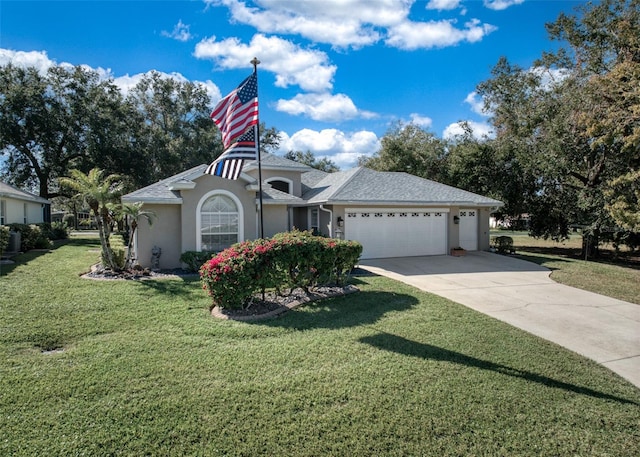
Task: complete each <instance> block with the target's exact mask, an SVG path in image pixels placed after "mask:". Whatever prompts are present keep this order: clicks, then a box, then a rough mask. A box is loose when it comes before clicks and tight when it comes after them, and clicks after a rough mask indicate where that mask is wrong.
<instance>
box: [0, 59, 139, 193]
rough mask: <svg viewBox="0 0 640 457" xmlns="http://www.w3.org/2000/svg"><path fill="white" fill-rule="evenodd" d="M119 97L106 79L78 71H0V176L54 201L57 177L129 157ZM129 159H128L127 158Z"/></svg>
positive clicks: (63, 68)
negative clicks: (2, 159)
mask: <svg viewBox="0 0 640 457" xmlns="http://www.w3.org/2000/svg"><path fill="white" fill-rule="evenodd" d="M121 103H122V97H121V95H120V93H119V91H118V89H117V88H116V87H115V85H114V84H113V81H111V80H102V79H101V78H100V76H99V75H98V73H97V72H95V71H92V70H88V69H86V68H84V67H80V66H78V67H68V66H54V67H51V68H50V69H49V70H48V71H47V72H46V73H45V74H41V73H40V72H39V71H38V70H37V69H36V68H21V67H17V66H14V65H12V64H8V65H5V66H2V67H0V153H1V154H2V155H3V156H5V157H6V161H5V165H4V170H3V174H4V176H5V177H6V178H7V179H8V180H9V181H10V182H12V183H14V184H16V185H19V186H21V187H27V188H36V189H38V190H39V194H40V196H41V197H44V198H53V197H56V196H57V195H58V194H59V192H58V182H57V179H58V178H59V177H62V176H65V175H66V174H67V172H68V171H69V170H70V169H72V168H79V169H82V170H84V171H88V170H89V169H90V168H91V165H92V164H93V163H95V162H96V161H100V160H103V161H104V160H105V158H107V157H108V158H111V159H112V160H113V161H114V163H117V164H123V163H127V162H129V161H127V160H122V159H123V158H125V156H124V154H130V152H131V151H130V144H129V142H128V140H129V138H128V137H127V134H126V131H127V128H128V127H127V126H128V125H129V124H130V123H129V122H128V121H129V119H128V118H127V116H126V114H124V113H123V112H122V106H121ZM129 158H130V155H129Z"/></svg>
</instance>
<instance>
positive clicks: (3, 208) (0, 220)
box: [0, 199, 7, 225]
mask: <svg viewBox="0 0 640 457" xmlns="http://www.w3.org/2000/svg"><path fill="white" fill-rule="evenodd" d="M6 220H7V201H6V200H4V199H0V225H5V221H6Z"/></svg>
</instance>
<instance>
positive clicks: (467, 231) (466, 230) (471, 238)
mask: <svg viewBox="0 0 640 457" xmlns="http://www.w3.org/2000/svg"><path fill="white" fill-rule="evenodd" d="M460 246H462V247H463V248H465V249H466V250H467V251H477V250H478V210H475V209H461V210H460Z"/></svg>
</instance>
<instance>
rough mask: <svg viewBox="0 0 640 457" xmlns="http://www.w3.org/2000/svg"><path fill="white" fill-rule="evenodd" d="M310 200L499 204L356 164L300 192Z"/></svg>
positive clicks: (457, 190)
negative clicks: (305, 191) (310, 188)
mask: <svg viewBox="0 0 640 457" xmlns="http://www.w3.org/2000/svg"><path fill="white" fill-rule="evenodd" d="M303 198H305V199H306V200H308V201H309V203H329V204H330V203H357V204H436V205H437V204H468V205H480V206H501V205H502V202H500V201H498V200H494V199H492V198H488V197H484V196H482V195H478V194H474V193H472V192H467V191H466V190H462V189H458V188H456V187H452V186H447V185H445V184H441V183H438V182H435V181H431V180H428V179H424V178H420V177H418V176H413V175H410V174H408V173H399V172H379V171H375V170H370V169H368V168H363V167H358V168H354V169H351V170H348V171H344V172H338V173H331V174H330V175H328V176H327V177H326V178H325V179H323V180H321V181H320V182H318V183H317V184H316V185H315V188H314V189H313V190H311V191H310V192H308V193H307V194H305V195H303Z"/></svg>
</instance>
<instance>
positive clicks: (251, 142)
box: [205, 125, 258, 179]
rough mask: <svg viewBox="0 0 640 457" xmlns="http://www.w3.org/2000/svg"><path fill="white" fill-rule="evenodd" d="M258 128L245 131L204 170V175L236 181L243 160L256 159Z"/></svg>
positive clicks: (254, 127)
mask: <svg viewBox="0 0 640 457" xmlns="http://www.w3.org/2000/svg"><path fill="white" fill-rule="evenodd" d="M257 130H258V126H257V125H254V126H253V128H251V129H249V130H247V131H246V132H245V133H244V134H243V135H242V136H241V137H240V138H239V139H238V141H237V142H235V143H233V144H232V145H231V146H230V147H229V148H227V150H226V151H224V152H223V153H222V155H221V156H220V157H218V158H217V159H216V160H215V161H214V162H213V163H212V164H211V165H209V166H208V167H207V169H206V170H205V173H206V174H209V175H214V176H220V177H222V178H226V179H238V176H240V172H241V171H242V166H243V165H244V160H245V159H248V160H255V159H256V158H257V152H258V145H257V142H256V135H257Z"/></svg>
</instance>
